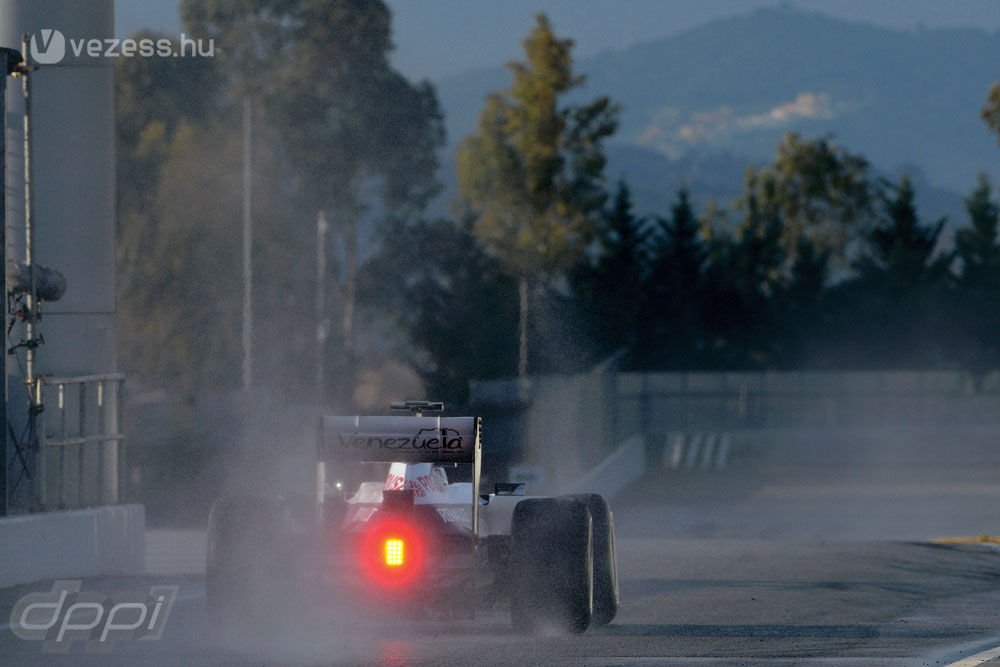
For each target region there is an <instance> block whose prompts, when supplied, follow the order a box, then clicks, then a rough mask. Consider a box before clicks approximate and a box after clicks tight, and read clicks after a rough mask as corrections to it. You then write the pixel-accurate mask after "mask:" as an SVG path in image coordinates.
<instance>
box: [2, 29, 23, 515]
mask: <svg viewBox="0 0 1000 667" xmlns="http://www.w3.org/2000/svg"><path fill="white" fill-rule="evenodd" d="M0 58H2V60H3V66H4V76H2V77H0V100H2V101H3V114H2V115H3V118H0V156H3V159H4V160H6V155H7V77H8V76H11V75H12V74H15V73H18V72H20V71H21V68H22V67H23V66H24V59H23V58H22V57H21V52H20V51H18V50H17V49H6V48H0ZM0 259H2V260H3V266H2V267H0V268H2V269H3V270H0V293H2V294H3V296H4V298H6V295H7V270H6V269H7V170H6V169H5V168H0ZM4 312H6V308H5V309H4ZM6 329H7V321H6V315H5V316H4V330H5V331H6ZM3 358H4V362H3V381H2V382H0V431H2V432H3V436H2V438H0V442H2V443H3V446H2V447H0V516H7V512H8V509H9V508H8V506H7V494H8V488H7V471H8V460H7V454H8V452H7V448H8V446H9V444H8V442H7V430H8V429H7V361H6V359H7V355H6V354H5V355H3Z"/></svg>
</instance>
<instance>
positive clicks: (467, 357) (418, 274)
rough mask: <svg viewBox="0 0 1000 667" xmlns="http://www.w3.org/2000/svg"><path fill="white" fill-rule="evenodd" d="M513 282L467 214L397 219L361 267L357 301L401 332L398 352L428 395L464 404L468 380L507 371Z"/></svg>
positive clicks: (510, 352)
mask: <svg viewBox="0 0 1000 667" xmlns="http://www.w3.org/2000/svg"><path fill="white" fill-rule="evenodd" d="M516 292H517V286H516V284H515V283H514V281H513V280H512V279H511V278H510V277H509V276H507V275H506V274H505V273H504V272H503V271H502V267H501V266H500V264H499V262H498V260H497V259H496V258H494V257H492V256H490V255H488V254H487V253H486V252H485V251H484V249H483V248H482V246H481V245H480V244H479V243H478V241H477V240H476V238H475V236H474V235H473V231H472V220H471V219H466V220H465V221H464V222H462V223H460V224H455V223H453V222H451V221H448V220H435V221H431V222H428V221H420V222H416V223H414V224H411V225H398V226H397V228H396V229H395V230H394V232H393V233H392V234H390V235H389V236H388V238H387V240H386V243H385V245H384V247H383V249H382V250H381V252H379V253H378V254H377V255H376V256H374V257H372V258H371V259H370V260H369V261H368V262H367V263H366V265H365V267H364V268H363V270H362V272H361V294H362V301H363V302H364V303H367V304H369V305H375V304H377V305H378V306H379V307H381V308H383V309H385V310H387V311H388V312H390V313H392V314H393V323H394V325H395V326H396V327H398V328H399V329H402V330H404V331H406V332H407V340H399V339H398V338H397V339H396V343H397V344H398V345H399V349H398V353H399V354H400V355H401V356H402V357H403V358H405V359H406V360H407V361H409V362H410V363H411V364H412V365H413V366H414V367H415V368H417V369H418V370H419V371H420V373H421V375H422V377H423V379H424V382H425V386H426V388H427V391H428V395H430V396H434V397H435V398H438V399H440V400H444V401H446V402H448V403H449V404H453V405H463V404H465V402H466V400H467V398H468V390H469V381H470V380H473V379H482V378H496V377H509V376H511V375H513V374H514V371H515V368H514V358H515V352H516V346H515V342H516V341H515V340H514V338H513V337H512V336H510V335H509V333H508V331H507V326H506V325H507V323H508V322H511V321H513V319H514V318H515V317H516V308H517V296H516Z"/></svg>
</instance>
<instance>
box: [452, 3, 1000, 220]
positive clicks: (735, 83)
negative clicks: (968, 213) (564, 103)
mask: <svg viewBox="0 0 1000 667" xmlns="http://www.w3.org/2000/svg"><path fill="white" fill-rule="evenodd" d="M556 28H557V30H558V26H556ZM569 36H570V37H572V35H569ZM576 69H577V71H578V72H579V73H582V74H585V75H586V76H587V85H586V87H585V89H584V90H581V91H580V92H579V93H576V94H577V95H579V97H580V99H584V98H587V97H593V96H595V95H599V94H606V95H610V96H611V97H612V98H613V99H615V100H617V101H619V102H620V103H621V104H622V106H623V113H622V116H621V121H622V122H621V128H620V129H619V132H618V134H617V137H616V140H615V145H614V146H613V147H612V148H611V149H610V150H609V159H610V161H609V169H608V175H609V176H610V177H611V178H613V179H617V178H619V177H625V178H626V180H628V181H629V182H630V183H631V184H632V185H633V187H634V188H635V190H636V195H637V196H636V199H637V203H638V204H639V208H640V210H645V211H648V212H653V211H655V212H662V213H666V211H667V209H665V208H664V206H667V205H669V201H670V200H671V199H672V197H673V194H674V192H675V191H676V189H677V188H678V187H679V186H680V185H682V184H686V185H688V186H689V187H690V188H691V190H692V193H693V194H694V196H695V197H696V200H704V199H707V198H715V199H717V200H721V201H727V200H728V199H729V198H730V197H731V196H732V195H733V194H735V193H738V192H739V189H740V186H741V184H742V172H743V169H744V167H745V166H746V165H748V164H752V163H766V162H768V161H769V160H771V159H772V158H773V156H774V151H775V146H776V145H777V143H778V141H779V140H780V139H781V137H782V135H783V134H784V133H785V132H787V131H792V130H794V131H798V132H801V133H802V134H803V135H805V136H806V137H817V136H821V135H823V134H827V133H830V134H833V135H834V140H835V142H837V143H839V144H841V145H844V146H846V147H847V148H848V149H849V150H851V151H854V152H860V153H863V154H864V155H866V156H867V157H868V158H869V159H870V160H871V161H872V163H873V164H874V165H875V166H876V167H877V168H878V169H879V170H880V171H882V172H883V173H886V174H893V175H894V174H897V173H899V172H901V171H906V172H908V173H910V174H911V175H913V176H914V177H915V180H916V182H917V184H918V188H921V184H922V185H923V187H922V188H921V189H920V190H918V192H919V193H920V195H921V200H920V201H919V202H918V203H920V204H921V205H922V206H923V207H924V210H923V211H922V212H923V213H924V215H925V216H926V217H927V218H930V217H932V216H938V215H941V214H949V216H950V217H951V222H952V224H955V223H960V222H964V212H963V211H962V206H961V196H963V195H964V194H965V193H967V192H969V191H970V190H971V189H972V187H973V186H974V185H975V177H976V174H977V173H978V172H980V171H986V172H987V173H989V174H990V175H991V176H992V177H993V178H994V181H995V182H998V181H1000V178H998V177H1000V146H998V145H997V143H996V141H995V140H994V139H993V138H992V137H991V136H990V135H989V133H988V132H987V130H986V128H985V126H984V125H983V124H982V122H981V121H980V119H979V110H980V107H981V106H982V104H983V101H984V100H985V98H986V94H987V91H988V90H989V86H990V84H991V83H992V82H993V81H997V80H1000V34H997V33H988V32H985V31H981V30H972V29H937V30H916V31H899V30H891V29H886V28H880V27H875V26H871V25H866V24H859V23H851V22H846V21H842V20H839V19H834V18H830V17H828V16H825V15H822V14H818V13H813V12H807V11H802V10H799V9H795V8H792V7H790V6H780V7H774V8H768V9H761V10H758V11H755V12H753V13H750V14H746V15H743V16H738V17H734V18H727V19H722V20H718V21H714V22H711V23H707V24H705V25H703V26H701V27H698V28H695V29H693V30H690V31H688V32H684V33H681V34H677V35H675V36H671V37H666V38H664V39H661V40H657V41H654V42H648V43H645V44H638V45H635V46H632V47H629V48H626V49H622V50H620V51H614V52H608V53H604V54H601V55H597V56H593V57H590V58H585V59H581V60H579V61H577V63H576ZM436 85H437V90H438V93H439V95H440V98H441V101H442V105H443V107H444V111H445V114H446V119H447V128H448V137H449V142H450V143H452V144H457V143H458V141H460V140H461V138H462V137H464V136H466V135H467V134H469V133H470V132H472V131H473V130H474V129H475V124H476V119H477V117H478V114H479V111H480V109H481V108H482V104H483V99H484V98H485V96H486V95H487V94H488V93H490V92H492V91H495V90H500V89H503V88H506V87H507V86H509V85H510V72H509V71H508V70H507V69H506V68H504V67H502V66H501V67H496V68H491V69H487V70H480V71H473V72H468V73H466V74H462V75H458V76H455V77H451V78H448V79H445V80H442V81H439V82H436ZM448 159H450V157H449V158H448ZM448 167H449V168H448V169H446V173H445V177H446V180H448V179H450V178H453V177H452V176H450V175H449V174H451V173H452V169H451V167H452V165H448ZM450 189H451V188H449V190H450Z"/></svg>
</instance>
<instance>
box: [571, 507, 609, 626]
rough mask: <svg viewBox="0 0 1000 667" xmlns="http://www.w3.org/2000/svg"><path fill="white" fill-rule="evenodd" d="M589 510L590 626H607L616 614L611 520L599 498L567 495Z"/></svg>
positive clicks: (607, 510) (607, 509)
mask: <svg viewBox="0 0 1000 667" xmlns="http://www.w3.org/2000/svg"><path fill="white" fill-rule="evenodd" d="M571 497H572V498H576V499H578V500H580V501H581V502H583V503H584V504H586V506H587V509H588V510H590V518H591V520H592V521H593V532H594V613H593V616H592V617H591V619H590V624H591V625H592V626H595V627H600V626H602V625H607V624H608V623H610V622H611V621H612V620H613V619H614V617H615V615H616V614H617V613H618V605H619V603H620V598H619V590H618V561H617V556H616V554H615V518H614V515H613V514H612V513H611V508H610V507H608V503H607V501H605V500H604V497H603V496H600V495H597V494H596V493H583V494H579V495H574V496H571Z"/></svg>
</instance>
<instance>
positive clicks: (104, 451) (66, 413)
mask: <svg viewBox="0 0 1000 667" xmlns="http://www.w3.org/2000/svg"><path fill="white" fill-rule="evenodd" d="M124 380H125V375H124V374H121V373H108V374H104V375H83V376H78V377H41V378H39V379H38V380H37V381H36V383H35V387H34V391H35V396H34V399H35V404H36V405H39V406H42V410H41V411H40V412H39V413H38V415H37V419H38V423H37V428H38V442H39V456H38V467H37V475H36V477H35V479H36V484H37V487H36V493H37V496H38V499H39V501H40V503H41V506H42V507H43V508H45V509H66V508H73V507H87V506H90V505H108V504H114V503H117V502H120V501H121V500H123V496H124V493H123V486H122V484H123V481H124V480H123V477H124V476H123V475H122V474H121V471H122V470H124V469H125V436H124V435H123V434H122V433H121V432H120V425H121V405H122V400H121V392H122V384H123V382H124Z"/></svg>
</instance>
